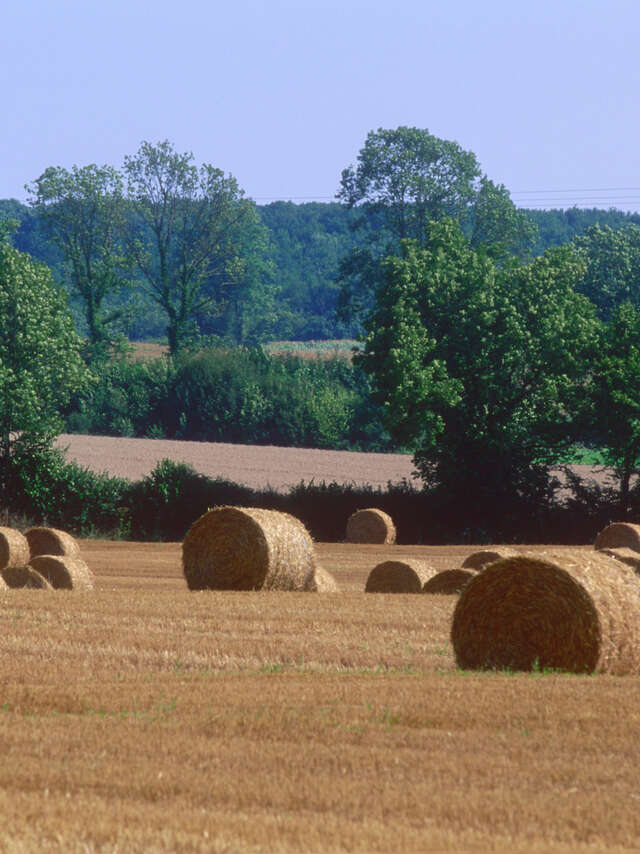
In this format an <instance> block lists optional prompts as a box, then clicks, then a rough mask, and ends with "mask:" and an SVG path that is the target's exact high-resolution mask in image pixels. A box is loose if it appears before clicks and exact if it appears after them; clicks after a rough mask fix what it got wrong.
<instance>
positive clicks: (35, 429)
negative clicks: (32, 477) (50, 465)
mask: <svg viewBox="0 0 640 854" xmlns="http://www.w3.org/2000/svg"><path fill="white" fill-rule="evenodd" d="M80 347H81V340H80V338H79V337H78V335H77V334H76V331H75V328H74V323H73V319H72V317H71V315H70V313H69V311H68V309H67V306H66V302H65V298H64V296H63V294H62V293H61V292H60V291H59V290H58V289H57V288H56V286H55V284H54V283H53V281H52V279H51V274H50V272H49V270H48V269H47V268H46V267H44V266H42V265H39V264H36V263H34V262H33V261H32V260H31V259H30V258H29V256H27V255H24V254H23V253H21V252H19V251H18V250H16V249H14V248H13V247H12V246H10V244H9V242H8V239H7V236H6V234H5V235H4V236H1V235H0V481H1V484H0V485H1V487H2V491H3V492H4V490H5V488H6V484H7V478H8V471H9V465H10V461H11V454H12V448H13V446H14V445H15V444H16V443H17V444H18V445H20V446H21V447H22V448H24V447H25V446H28V445H29V444H32V445H38V446H41V445H42V444H43V443H45V444H46V443H47V441H49V440H50V439H51V438H52V437H53V436H54V435H55V434H56V432H58V431H59V430H60V428H61V420H60V412H61V410H62V409H63V408H64V407H65V405H66V404H67V403H68V401H69V399H70V397H71V395H72V394H73V393H74V392H78V391H80V390H82V388H84V387H85V386H86V384H87V383H88V382H89V379H90V377H89V374H88V372H87V369H86V367H85V364H84V362H83V360H82V357H81V354H80ZM2 497H3V498H4V499H6V496H5V495H3V496H2Z"/></svg>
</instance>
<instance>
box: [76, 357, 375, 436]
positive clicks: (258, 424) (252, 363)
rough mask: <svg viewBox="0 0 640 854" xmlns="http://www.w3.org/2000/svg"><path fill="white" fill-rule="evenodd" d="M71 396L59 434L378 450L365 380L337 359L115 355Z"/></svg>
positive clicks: (371, 407) (371, 408) (359, 373)
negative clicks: (137, 358)
mask: <svg viewBox="0 0 640 854" xmlns="http://www.w3.org/2000/svg"><path fill="white" fill-rule="evenodd" d="M94 370H97V381H96V383H95V384H94V386H93V388H92V389H91V391H90V392H89V393H88V394H85V395H83V396H82V397H80V398H78V399H76V400H75V401H74V403H73V406H72V408H71V409H70V411H69V412H68V413H67V415H66V430H67V431H68V432H70V433H89V434H98V435H113V436H145V437H148V438H163V437H167V438H175V439H191V440H197V441H223V442H238V443H248V444H273V445H288V446H294V447H315V448H351V449H354V450H355V449H362V450H365V449H366V450H386V449H390V448H391V446H392V445H391V440H390V438H389V436H388V434H386V433H385V431H384V430H383V428H382V426H381V424H380V420H379V415H378V411H377V409H376V408H375V407H374V406H373V405H372V404H371V403H370V401H369V386H368V380H367V378H366V376H365V374H364V373H362V371H360V370H359V369H357V368H354V367H353V366H352V365H351V364H349V363H348V362H346V361H345V360H343V359H337V358H334V359H327V360H319V359H302V358H299V357H295V356H271V355H269V354H268V353H266V352H264V351H263V350H262V349H260V348H256V349H244V348H238V349H222V348H207V349H203V350H199V351H198V352H195V353H187V354H185V355H183V356H182V357H181V358H179V359H178V360H177V361H176V362H175V364H174V363H168V362H167V361H166V360H164V359H157V360H150V361H145V362H132V361H130V360H128V359H117V360H113V361H109V362H106V363H104V364H102V365H98V366H97V368H94Z"/></svg>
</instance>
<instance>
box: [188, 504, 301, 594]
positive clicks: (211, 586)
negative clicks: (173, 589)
mask: <svg viewBox="0 0 640 854" xmlns="http://www.w3.org/2000/svg"><path fill="white" fill-rule="evenodd" d="M182 568H183V572H184V576H185V579H186V581H187V585H188V587H189V589H191V590H207V589H208V590H306V589H308V587H309V584H310V582H311V579H312V578H313V576H314V573H315V569H316V564H315V551H314V546H313V540H312V539H311V536H310V534H309V532H308V531H307V529H306V528H305V526H304V525H303V524H302V522H300V520H299V519H296V518H295V517H294V516H291V515H289V514H288V513H280V512H278V511H276V510H263V509H261V508H255V507H217V508H215V509H214V510H209V511H208V512H207V513H205V514H204V515H203V516H201V517H200V518H199V519H197V520H196V521H195V522H194V523H193V525H192V526H191V528H190V529H189V531H188V532H187V535H186V537H185V539H184V542H183V544H182Z"/></svg>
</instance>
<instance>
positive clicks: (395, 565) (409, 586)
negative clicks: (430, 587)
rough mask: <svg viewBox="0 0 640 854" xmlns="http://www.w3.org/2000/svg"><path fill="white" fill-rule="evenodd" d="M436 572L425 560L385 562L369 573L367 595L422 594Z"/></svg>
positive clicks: (366, 586) (366, 585)
mask: <svg viewBox="0 0 640 854" xmlns="http://www.w3.org/2000/svg"><path fill="white" fill-rule="evenodd" d="M435 574H436V570H435V569H434V568H433V567H432V566H431V565H430V564H428V563H427V562H426V561H423V560H414V559H407V560H385V561H383V562H382V563H379V564H378V565H377V566H374V568H373V569H372V570H371V572H370V573H369V577H368V578H367V581H366V584H365V587H364V591H365V593H422V590H423V588H424V585H425V584H426V583H427V581H428V580H429V579H430V578H431V577H432V576H434V575H435Z"/></svg>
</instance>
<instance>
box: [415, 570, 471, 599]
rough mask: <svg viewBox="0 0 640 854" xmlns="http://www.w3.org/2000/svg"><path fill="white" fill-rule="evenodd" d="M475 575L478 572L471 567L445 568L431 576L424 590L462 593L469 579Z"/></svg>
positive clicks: (426, 591) (425, 591)
mask: <svg viewBox="0 0 640 854" xmlns="http://www.w3.org/2000/svg"><path fill="white" fill-rule="evenodd" d="M474 575H476V573H475V572H472V571H471V570H470V569H445V570H444V571H443V572H437V573H436V574H435V575H434V576H433V577H432V578H430V579H429V580H428V581H427V582H426V584H425V585H424V587H423V588H422V592H423V593H445V594H448V595H451V594H455V593H460V591H461V590H462V588H463V587H464V585H465V584H466V583H467V581H469V580H470V579H472V578H473V577H474Z"/></svg>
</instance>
